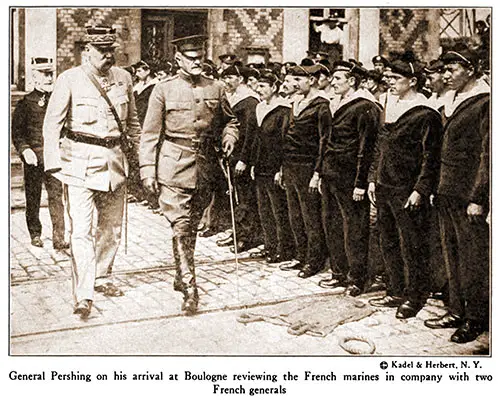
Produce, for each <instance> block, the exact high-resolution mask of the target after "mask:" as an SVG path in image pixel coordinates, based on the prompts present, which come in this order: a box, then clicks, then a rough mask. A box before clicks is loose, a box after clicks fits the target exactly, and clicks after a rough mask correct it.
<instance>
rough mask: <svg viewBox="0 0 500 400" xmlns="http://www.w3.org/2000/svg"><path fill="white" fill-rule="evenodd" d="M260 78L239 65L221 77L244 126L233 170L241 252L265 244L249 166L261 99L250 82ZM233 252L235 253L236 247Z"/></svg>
mask: <svg viewBox="0 0 500 400" xmlns="http://www.w3.org/2000/svg"><path fill="white" fill-rule="evenodd" d="M258 76H259V72H258V71H257V70H256V69H253V68H248V67H238V66H236V65H233V66H231V67H229V68H227V69H225V70H224V72H223V73H222V75H221V80H222V81H223V82H224V85H225V89H226V94H227V99H228V101H229V105H230V106H231V109H232V110H233V112H234V114H235V115H236V118H237V119H238V122H239V123H240V127H239V132H240V136H239V141H238V144H237V145H236V148H235V151H234V152H233V157H232V159H231V170H232V171H233V172H234V176H235V187H236V191H237V193H238V198H239V203H238V205H237V206H236V209H235V221H236V234H237V252H238V253H241V252H243V251H246V250H249V249H251V248H252V247H256V246H258V245H260V244H261V243H260V242H261V235H260V233H261V229H260V222H259V215H258V211H257V194H256V188H255V181H254V180H252V178H251V177H250V167H249V161H250V153H251V150H252V146H253V143H254V139H255V131H256V129H257V119H256V116H255V107H256V106H257V104H258V103H259V96H258V95H257V93H255V92H254V91H253V90H252V89H251V88H250V87H249V84H248V82H249V79H250V78H254V79H256V78H257V77H258ZM217 244H218V245H221V246H224V245H229V244H233V235H232V234H231V235H228V236H227V237H226V238H222V239H221V240H220V241H218V242H217ZM231 250H233V251H234V247H232V248H231Z"/></svg>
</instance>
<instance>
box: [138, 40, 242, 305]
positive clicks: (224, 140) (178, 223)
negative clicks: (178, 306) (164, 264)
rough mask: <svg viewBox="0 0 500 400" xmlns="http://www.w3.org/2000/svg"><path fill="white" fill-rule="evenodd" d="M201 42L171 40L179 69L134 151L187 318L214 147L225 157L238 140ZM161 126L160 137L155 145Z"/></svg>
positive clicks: (159, 95) (156, 99)
mask: <svg viewBox="0 0 500 400" xmlns="http://www.w3.org/2000/svg"><path fill="white" fill-rule="evenodd" d="M205 41H206V37H205V36H200V35H196V36H190V37H186V38H182V39H177V40H174V41H173V42H172V43H173V44H174V45H175V46H176V53H175V60H176V62H177V64H178V65H179V67H180V69H179V72H178V73H177V75H176V76H174V77H172V78H170V79H167V80H166V81H164V82H161V83H158V84H157V85H156V86H155V88H154V90H153V93H152V94H151V98H150V101H149V108H148V112H147V114H146V119H145V121H144V127H143V132H142V135H141V145H140V152H139V163H140V168H141V178H142V180H143V184H144V186H145V187H146V189H148V190H150V191H152V192H157V191H159V193H160V198H159V202H160V207H161V208H162V210H163V213H164V215H165V217H166V218H167V219H168V221H169V222H170V224H171V226H172V231H173V239H172V242H173V252H174V261H175V265H176V268H177V274H176V278H175V280H174V289H175V290H177V291H180V292H182V293H183V294H184V302H183V305H182V310H183V311H184V312H185V313H186V314H193V313H195V312H196V310H197V307H198V290H197V287H196V274H195V267H194V259H193V258H194V249H195V244H196V230H197V227H198V223H199V222H200V219H201V216H202V214H203V210H204V209H205V208H206V207H207V206H208V204H209V203H210V200H211V197H212V192H213V188H214V187H215V185H216V184H217V182H216V179H217V177H219V176H220V174H219V173H218V171H217V169H218V168H220V167H219V164H218V154H217V148H219V149H220V148H222V150H223V152H224V154H225V155H226V156H229V155H230V154H231V153H232V151H233V149H234V145H235V143H236V141H237V140H238V121H237V120H236V117H235V116H234V114H233V113H232V111H231V108H230V107H229V103H228V101H227V99H226V97H225V95H224V87H223V85H222V83H220V82H218V81H214V80H212V79H210V78H207V77H205V76H203V75H202V71H203V68H202V66H203V65H202V64H203V53H204V51H203V49H204V43H205ZM162 126H164V127H165V139H164V141H163V142H162V143H160V132H161V128H162ZM158 146H161V149H160V155H159V159H158V162H157V161H156V148H157V147H158Z"/></svg>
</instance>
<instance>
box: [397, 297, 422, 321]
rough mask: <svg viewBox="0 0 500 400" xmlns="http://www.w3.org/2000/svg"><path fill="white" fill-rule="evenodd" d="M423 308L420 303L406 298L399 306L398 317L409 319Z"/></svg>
mask: <svg viewBox="0 0 500 400" xmlns="http://www.w3.org/2000/svg"><path fill="white" fill-rule="evenodd" d="M421 309H422V305H421V304H420V303H416V302H414V301H412V300H406V301H405V302H404V303H403V304H401V305H400V306H399V307H398V311H397V312H396V318H397V319H407V318H413V317H414V316H416V315H417V314H418V312H419V311H420V310H421Z"/></svg>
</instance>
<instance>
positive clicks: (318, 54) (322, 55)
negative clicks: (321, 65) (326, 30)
mask: <svg viewBox="0 0 500 400" xmlns="http://www.w3.org/2000/svg"><path fill="white" fill-rule="evenodd" d="M316 56H320V57H323V58H324V59H328V57H330V55H329V54H328V53H326V52H324V51H318V52H316Z"/></svg>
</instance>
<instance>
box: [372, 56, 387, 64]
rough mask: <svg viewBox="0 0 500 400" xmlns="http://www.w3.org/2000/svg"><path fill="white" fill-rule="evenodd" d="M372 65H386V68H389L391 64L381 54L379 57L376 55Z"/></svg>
mask: <svg viewBox="0 0 500 400" xmlns="http://www.w3.org/2000/svg"><path fill="white" fill-rule="evenodd" d="M372 63H373V65H375V64H384V66H387V65H388V64H389V61H388V60H387V59H386V58H384V57H382V56H381V55H380V54H379V55H376V56H375V57H373V58H372Z"/></svg>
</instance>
